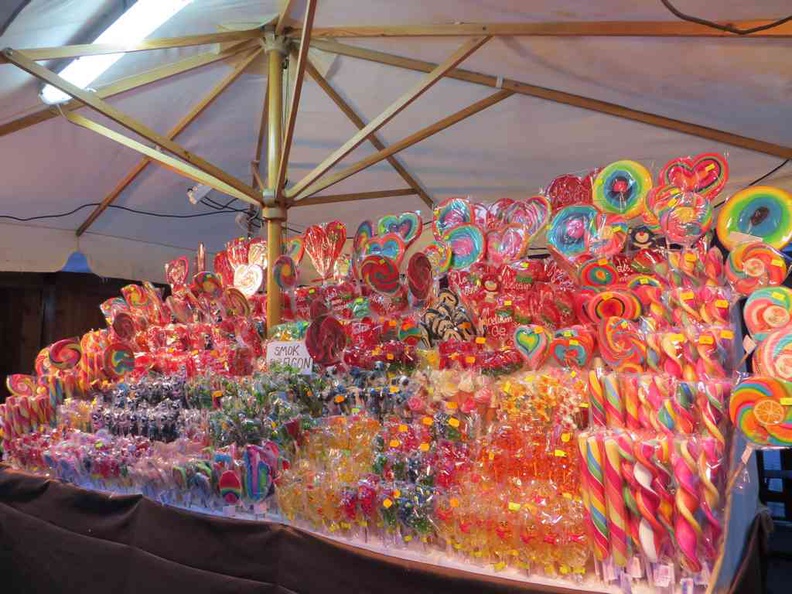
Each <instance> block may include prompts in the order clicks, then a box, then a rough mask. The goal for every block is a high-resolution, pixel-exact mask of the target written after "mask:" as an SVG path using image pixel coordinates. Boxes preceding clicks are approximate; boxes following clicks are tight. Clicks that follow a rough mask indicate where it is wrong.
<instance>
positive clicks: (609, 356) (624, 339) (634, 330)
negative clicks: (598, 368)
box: [597, 317, 646, 372]
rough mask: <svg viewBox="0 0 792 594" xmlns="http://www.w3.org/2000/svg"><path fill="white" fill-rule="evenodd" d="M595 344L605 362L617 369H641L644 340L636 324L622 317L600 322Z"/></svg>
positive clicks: (634, 370) (644, 357) (644, 348)
mask: <svg viewBox="0 0 792 594" xmlns="http://www.w3.org/2000/svg"><path fill="white" fill-rule="evenodd" d="M597 344H598V345H599V349H600V354H601V355H602V358H603V359H604V360H605V363H607V364H608V365H610V366H611V367H612V368H613V369H615V370H617V371H630V372H640V371H643V365H644V361H645V360H646V340H645V339H644V335H643V333H642V332H641V331H640V330H639V328H638V325H637V324H636V323H635V322H632V321H630V320H624V319H622V318H616V317H613V318H607V319H605V320H603V321H602V322H600V325H599V333H598V335H597Z"/></svg>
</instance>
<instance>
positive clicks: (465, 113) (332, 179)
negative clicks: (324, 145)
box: [295, 90, 514, 202]
mask: <svg viewBox="0 0 792 594" xmlns="http://www.w3.org/2000/svg"><path fill="white" fill-rule="evenodd" d="M512 95H514V91H506V90H503V91H498V92H497V93H493V94H492V95H490V96H489V97H486V98H485V99H482V100H480V101H476V102H475V103H473V104H471V105H469V106H468V107H466V108H464V109H461V110H459V111H458V112H456V113H454V114H452V115H450V116H448V117H446V118H443V119H442V120H440V121H439V122H435V123H434V124H432V125H430V126H427V127H425V128H423V129H421V130H419V131H418V132H415V133H414V134H411V135H410V136H407V137H405V138H403V139H402V140H400V141H399V142H396V143H394V144H392V145H390V146H389V147H388V148H386V149H385V150H382V151H379V152H378V153H375V154H373V155H370V156H368V157H366V158H364V159H361V160H360V161H358V162H357V163H355V164H354V165H350V166H349V167H347V168H346V169H344V170H342V171H339V172H338V173H336V174H333V175H330V176H328V177H326V178H322V179H320V180H319V181H317V182H316V183H314V184H313V185H311V186H309V187H308V188H307V189H306V190H305V191H304V192H303V193H302V194H300V195H299V196H298V197H297V198H295V202H297V201H299V200H302V199H303V198H307V197H308V196H313V195H314V194H316V193H317V192H321V191H322V190H324V189H326V188H329V187H330V186H333V185H335V184H337V183H338V182H340V181H342V180H345V179H346V178H348V177H350V176H352V175H354V174H356V173H358V172H360V171H363V170H364V169H367V168H369V167H371V166H372V165H375V164H376V163H379V162H380V161H382V160H383V159H386V158H387V157H388V156H390V155H395V154H396V153H398V152H400V151H403V150H405V149H407V148H409V147H411V146H413V145H414V144H417V143H419V142H421V141H422V140H425V139H427V138H429V137H430V136H433V135H435V134H437V133H438V132H441V131H443V130H445V129H446V128H448V127H450V126H453V125H454V124H456V123H457V122H461V121H462V120H464V119H466V118H469V117H470V116H472V115H474V114H477V113H479V112H480V111H482V110H484V109H486V108H488V107H490V106H492V105H495V104H496V103H499V102H501V101H503V100H504V99H506V98H507V97H511V96H512Z"/></svg>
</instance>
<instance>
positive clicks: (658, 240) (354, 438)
mask: <svg viewBox="0 0 792 594" xmlns="http://www.w3.org/2000/svg"><path fill="white" fill-rule="evenodd" d="M728 171H729V166H728V163H727V161H726V159H725V158H724V157H723V156H722V155H719V154H714V153H712V154H702V155H697V156H692V157H681V158H677V159H674V160H672V161H670V162H669V163H667V164H666V165H665V166H664V167H663V168H661V169H660V170H659V171H658V172H656V173H653V172H650V171H649V170H648V169H647V168H645V167H644V166H643V165H642V164H640V163H638V162H635V161H617V162H614V163H611V164H609V165H607V166H605V167H603V168H601V169H597V170H594V171H592V172H591V173H590V174H588V175H587V176H586V177H583V178H579V179H578V180H577V181H578V182H579V185H581V186H583V187H585V188H587V191H586V192H585V194H581V193H579V192H574V193H573V192H570V191H569V190H568V188H569V181H570V178H571V177H573V176H564V177H561V178H556V179H555V180H552V181H551V182H550V183H549V184H548V186H547V189H546V191H545V192H544V193H543V194H537V195H535V196H531V197H529V198H527V199H509V198H504V199H502V200H499V201H497V202H494V203H480V202H476V201H474V200H472V199H470V198H461V197H452V198H448V199H446V200H444V201H442V202H441V203H440V204H438V206H437V207H436V208H435V209H434V212H433V213H432V216H431V218H430V219H427V220H426V221H424V220H423V219H422V218H421V217H420V216H419V214H418V213H414V212H404V213H400V214H394V215H388V216H385V217H382V218H380V219H378V220H377V221H368V220H366V221H363V222H361V223H360V224H359V226H358V227H357V229H356V230H355V232H354V234H353V235H352V236H351V237H352V239H351V241H349V242H347V234H348V231H347V230H346V228H345V226H344V224H342V223H340V222H338V221H332V222H328V223H325V224H318V225H314V226H312V227H310V228H308V229H307V230H306V231H305V233H304V234H302V235H299V236H293V237H290V238H288V240H287V241H286V242H285V244H284V249H283V253H282V255H280V256H279V257H278V258H277V259H276V261H275V263H274V270H273V272H274V277H275V281H276V283H277V287H278V289H279V290H280V291H281V297H282V300H283V306H284V309H283V318H284V321H283V322H282V323H281V324H278V325H272V326H268V325H267V323H266V315H265V312H266V299H267V295H266V294H265V293H262V292H261V288H262V286H263V278H264V275H263V270H264V269H265V268H266V266H267V261H266V257H265V254H266V249H267V246H266V242H265V240H264V239H261V238H253V239H247V238H239V239H234V240H232V241H230V242H229V243H228V244H227V246H226V249H225V250H223V251H221V252H218V253H217V254H215V255H214V257H213V258H212V262H211V264H210V263H209V262H208V261H207V258H206V256H205V254H203V253H202V252H200V251H199V256H198V257H192V256H187V255H185V256H182V257H180V258H177V259H175V260H173V261H171V262H168V263H166V264H165V268H166V275H167V279H168V282H169V285H170V286H169V288H170V290H169V291H168V293H169V295H167V296H164V295H163V292H162V291H161V290H160V289H158V288H156V287H154V286H153V285H152V284H150V283H143V284H142V285H139V284H130V285H128V286H126V287H124V288H123V289H122V291H121V295H120V296H118V297H116V298H113V299H110V300H108V301H106V302H105V303H104V304H102V307H101V309H102V313H103V315H104V317H105V319H106V322H107V326H106V327H105V328H102V329H98V330H94V331H91V332H89V333H87V334H85V335H83V336H78V337H74V338H65V339H61V340H59V341H57V342H55V343H54V344H52V345H50V346H48V347H46V348H45V349H43V350H42V351H41V353H40V354H39V356H38V357H37V359H36V362H35V374H34V375H20V374H15V375H11V376H9V377H8V379H7V387H8V389H9V390H10V391H11V392H12V394H13V396H11V397H10V398H8V400H7V401H6V402H5V403H4V404H2V405H0V419H1V420H2V430H3V434H2V435H3V451H4V458H5V461H6V463H7V464H8V465H9V466H10V467H11V468H13V469H18V470H20V471H24V472H26V473H30V474H33V475H37V476H46V477H49V478H51V479H57V480H58V481H59V482H61V483H68V484H71V485H75V486H78V487H80V488H83V489H88V490H90V491H92V492H100V493H105V494H114V495H126V496H129V495H135V494H142V495H144V496H145V497H146V498H147V499H149V500H152V501H156V502H160V503H162V504H165V505H166V506H168V507H173V508H179V509H184V510H190V511H192V512H198V513H203V514H211V515H214V516H218V515H219V516H225V517H230V518H235V519H240V518H241V519H245V520H250V521H253V522H256V521H258V522H264V523H267V524H268V525H269V524H272V523H277V524H282V525H284V526H289V527H295V528H297V529H299V530H301V531H305V532H306V533H308V534H311V535H321V537H322V539H326V540H330V541H334V542H339V543H343V544H344V545H346V546H349V547H358V548H360V549H362V550H368V551H375V552H377V553H378V554H384V555H387V556H391V557H395V558H399V559H402V560H412V561H418V562H421V563H426V564H431V565H435V566H438V567H457V568H461V569H463V570H466V571H469V572H473V573H479V574H483V575H487V576H491V577H495V578H499V579H503V578H506V579H509V580H514V581H515V582H528V583H531V584H545V585H551V586H554V587H559V588H562V589H570V590H575V589H585V590H589V591H592V590H593V591H603V592H609V591H618V590H621V591H661V592H675V591H680V589H681V591H687V592H695V591H701V592H704V591H705V590H707V591H712V590H713V589H714V587H715V585H716V584H717V581H718V579H719V578H720V577H721V571H722V568H721V564H722V560H723V557H724V548H725V546H726V542H727V539H728V533H729V531H730V528H732V526H730V516H731V515H732V513H733V505H734V503H733V499H734V498H735V497H736V496H739V494H740V492H741V491H742V490H744V489H746V488H747V487H746V483H749V485H748V486H750V478H749V477H748V476H747V472H746V470H745V466H746V464H747V461H748V458H747V456H746V453H747V454H748V455H750V453H751V450H750V447H748V448H747V449H746V440H747V441H748V442H750V443H752V444H755V446H756V447H763V446H771V447H783V446H787V445H789V444H790V440H791V439H792V434H791V433H790V432H789V427H788V424H789V422H788V421H789V415H790V414H792V413H791V412H790V411H792V408H790V404H789V402H791V401H792V400H790V399H792V392H790V384H789V383H788V380H789V379H790V378H789V373H788V370H787V367H788V366H787V365H786V362H785V359H786V357H787V356H788V354H787V351H786V350H785V349H786V348H787V345H788V340H787V337H788V328H787V324H788V323H789V318H790V313H791V312H792V292H790V289H788V288H786V287H784V286H783V283H784V281H785V279H786V277H787V272H788V260H787V258H786V256H785V255H784V254H783V253H782V252H781V251H779V248H782V247H784V246H785V245H786V244H787V243H788V242H789V240H790V237H791V236H792V227H790V225H788V221H789V217H790V212H792V210H790V207H792V197H790V195H789V194H787V193H786V192H784V191H782V190H780V189H777V188H772V187H767V186H753V187H748V188H745V189H743V190H741V191H739V192H737V193H735V194H733V195H732V196H729V197H728V198H727V199H726V200H725V203H724V204H723V205H722V207H721V208H720V210H719V212H718V214H717V216H716V215H715V214H714V212H713V204H715V203H716V201H717V200H718V197H719V196H720V195H721V189H722V187H723V185H724V183H725V182H726V180H727V178H728ZM536 245H542V246H543V247H545V246H546V249H543V250H542V251H543V252H545V255H541V254H537V255H534V254H533V252H532V247H534V246H536ZM719 246H722V247H719ZM305 259H307V260H310V261H311V263H312V265H313V268H314V269H315V270H316V271H317V272H318V274H319V276H320V278H319V279H318V281H317V282H310V283H307V284H306V283H304V282H302V281H301V268H302V267H303V266H302V264H303V260H305ZM746 297H747V299H745V298H746ZM741 320H744V322H745V326H746V328H747V332H748V334H747V335H746V337H747V338H746V341H743V340H742V332H741V326H742V324H741ZM743 344H745V345H746V346H748V345H749V344H753V345H756V348H755V350H753V352H752V353H751V352H749V353H745V352H744V350H743ZM748 348H751V347H750V346H749V347H748ZM749 356H750V357H751V360H752V362H753V369H754V375H749V374H747V373H746V371H745V369H746V367H745V362H746V360H747V358H748V357H749ZM754 480H755V478H754ZM254 525H255V524H254ZM727 579H731V578H727Z"/></svg>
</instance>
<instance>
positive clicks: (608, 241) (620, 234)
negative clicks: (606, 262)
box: [588, 213, 629, 256]
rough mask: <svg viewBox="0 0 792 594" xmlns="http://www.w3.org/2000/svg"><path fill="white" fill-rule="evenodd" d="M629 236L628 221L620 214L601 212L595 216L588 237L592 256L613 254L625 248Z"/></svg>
mask: <svg viewBox="0 0 792 594" xmlns="http://www.w3.org/2000/svg"><path fill="white" fill-rule="evenodd" d="M628 236H629V229H628V227H627V222H626V221H625V220H624V218H622V217H621V216H619V215H613V214H603V213H599V214H597V216H596V217H594V221H593V223H592V226H591V232H590V235H589V237H588V248H589V252H590V253H591V255H592V256H613V255H614V254H619V253H621V251H622V250H623V249H624V246H625V244H626V243H627V238H628Z"/></svg>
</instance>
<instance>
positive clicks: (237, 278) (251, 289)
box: [234, 264, 264, 298]
mask: <svg viewBox="0 0 792 594" xmlns="http://www.w3.org/2000/svg"><path fill="white" fill-rule="evenodd" d="M263 282H264V271H263V270H262V269H261V266H258V265H256V264H241V265H240V266H237V267H236V270H234V286H235V287H236V288H237V289H239V290H240V291H242V294H243V295H244V296H245V297H248V298H249V297H252V296H253V295H255V294H256V292H257V291H258V290H259V289H260V288H261V285H262V283H263Z"/></svg>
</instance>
